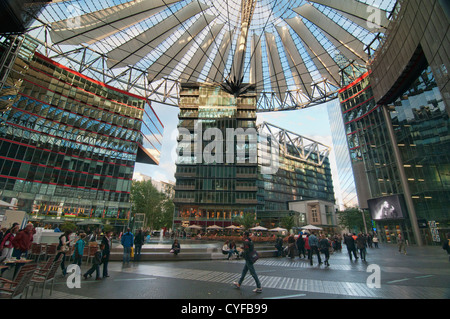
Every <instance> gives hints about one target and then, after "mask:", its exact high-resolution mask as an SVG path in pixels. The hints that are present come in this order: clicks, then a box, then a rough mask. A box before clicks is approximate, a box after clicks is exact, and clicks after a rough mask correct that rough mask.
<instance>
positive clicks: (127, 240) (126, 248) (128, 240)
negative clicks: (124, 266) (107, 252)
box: [120, 228, 134, 263]
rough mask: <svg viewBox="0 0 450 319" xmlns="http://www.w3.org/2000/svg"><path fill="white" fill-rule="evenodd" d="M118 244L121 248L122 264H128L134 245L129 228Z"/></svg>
mask: <svg viewBox="0 0 450 319" xmlns="http://www.w3.org/2000/svg"><path fill="white" fill-rule="evenodd" d="M120 243H121V244H122V246H123V262H124V263H129V262H130V259H131V249H132V248H133V244H134V235H133V233H132V232H131V229H130V228H128V229H127V232H126V233H125V234H123V235H122V238H121V239H120Z"/></svg>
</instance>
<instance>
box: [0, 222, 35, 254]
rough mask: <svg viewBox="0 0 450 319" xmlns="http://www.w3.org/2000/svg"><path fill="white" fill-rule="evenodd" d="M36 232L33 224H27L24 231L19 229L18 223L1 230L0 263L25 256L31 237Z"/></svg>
mask: <svg viewBox="0 0 450 319" xmlns="http://www.w3.org/2000/svg"><path fill="white" fill-rule="evenodd" d="M35 233H36V230H35V229H34V227H33V224H27V225H26V226H25V227H24V229H20V226H19V224H18V223H14V224H13V225H12V226H11V227H10V228H9V229H2V231H1V232H0V250H1V257H0V262H3V261H4V260H7V259H11V258H17V259H18V258H20V257H21V256H22V255H24V254H25V256H26V255H27V253H28V250H29V249H30V247H31V243H32V241H33V235H34V234H35Z"/></svg>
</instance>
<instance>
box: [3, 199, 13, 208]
mask: <svg viewBox="0 0 450 319" xmlns="http://www.w3.org/2000/svg"><path fill="white" fill-rule="evenodd" d="M0 207H8V208H12V207H14V208H17V205H14V204H11V203H7V202H5V201H3V200H0Z"/></svg>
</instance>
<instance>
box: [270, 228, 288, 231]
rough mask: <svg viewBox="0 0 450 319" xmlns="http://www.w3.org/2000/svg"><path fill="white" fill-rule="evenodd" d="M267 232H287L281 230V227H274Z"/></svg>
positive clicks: (283, 229)
mask: <svg viewBox="0 0 450 319" xmlns="http://www.w3.org/2000/svg"><path fill="white" fill-rule="evenodd" d="M269 231H287V229H286V228H281V227H276V228H272V229H269Z"/></svg>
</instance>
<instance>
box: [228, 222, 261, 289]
mask: <svg viewBox="0 0 450 319" xmlns="http://www.w3.org/2000/svg"><path fill="white" fill-rule="evenodd" d="M243 240H244V246H243V250H244V253H243V256H244V259H245V266H244V269H243V270H242V274H241V278H240V279H239V281H238V282H233V284H234V286H235V287H236V288H240V287H241V284H242V282H243V281H244V279H245V276H246V275H247V272H248V271H250V274H251V275H252V277H253V279H254V280H255V283H256V289H254V290H253V292H257V293H261V292H262V288H261V283H260V282H259V279H258V275H257V274H256V271H255V267H254V266H253V261H252V260H251V257H250V255H251V253H252V252H253V251H254V250H255V246H254V244H253V241H252V239H251V238H250V233H249V232H248V231H246V232H244V235H243Z"/></svg>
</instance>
